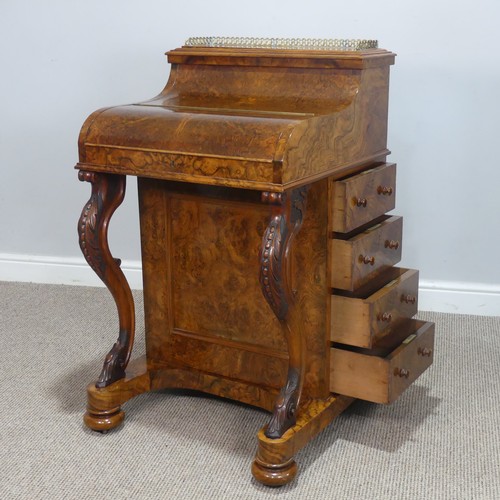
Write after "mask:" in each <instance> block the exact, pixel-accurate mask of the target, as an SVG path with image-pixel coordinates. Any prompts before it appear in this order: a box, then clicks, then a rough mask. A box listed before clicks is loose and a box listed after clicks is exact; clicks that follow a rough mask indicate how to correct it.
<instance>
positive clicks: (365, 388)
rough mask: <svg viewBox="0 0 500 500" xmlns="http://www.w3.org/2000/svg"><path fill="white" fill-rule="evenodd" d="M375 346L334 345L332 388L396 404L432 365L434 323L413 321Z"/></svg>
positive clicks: (334, 390)
mask: <svg viewBox="0 0 500 500" xmlns="http://www.w3.org/2000/svg"><path fill="white" fill-rule="evenodd" d="M404 326H405V328H404V329H403V328H402V329H401V330H399V331H398V332H394V334H393V335H391V336H390V338H384V339H382V341H381V342H380V344H378V345H376V346H375V348H374V349H372V350H368V349H360V348H355V347H349V346H342V345H338V344H334V347H332V348H331V350H330V367H331V368H330V390H331V391H332V392H334V393H337V394H343V395H345V396H350V397H354V398H358V399H364V400H366V401H372V402H374V403H392V402H393V401H394V400H396V399H397V398H398V397H399V396H400V395H401V394H402V393H403V391H404V390H405V389H406V388H407V387H409V386H410V385H411V384H412V383H413V382H414V381H415V380H416V379H417V378H418V377H419V376H420V375H421V374H422V373H423V372H424V371H425V370H426V369H427V368H428V367H429V366H430V365H431V364H432V361H433V356H434V323H427V322H424V321H418V320H409V321H408V322H407V323H406V324H405V325H404Z"/></svg>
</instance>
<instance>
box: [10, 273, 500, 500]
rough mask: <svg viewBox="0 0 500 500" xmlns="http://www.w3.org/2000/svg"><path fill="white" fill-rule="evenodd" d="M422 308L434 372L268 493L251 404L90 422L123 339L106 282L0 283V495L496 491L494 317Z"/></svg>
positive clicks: (178, 405)
mask: <svg viewBox="0 0 500 500" xmlns="http://www.w3.org/2000/svg"><path fill="white" fill-rule="evenodd" d="M136 297H137V302H138V309H141V301H140V297H139V295H136ZM420 316H421V317H422V318H424V319H426V320H431V321H435V322H436V324H437V327H436V331H437V346H436V360H435V364H434V366H433V367H432V368H431V369H430V370H429V371H428V372H427V373H425V374H424V375H423V376H422V377H421V378H420V379H419V380H418V381H417V382H416V383H415V384H414V385H413V386H412V387H411V388H410V389H409V390H408V391H407V392H406V393H405V394H404V395H403V396H402V397H401V398H400V399H399V400H398V401H397V402H396V403H394V404H393V405H391V406H387V407H385V406H379V405H373V404H369V403H363V402H357V403H355V404H354V405H353V406H352V407H351V408H350V409H349V410H348V411H347V412H345V413H344V414H343V415H342V416H340V417H339V418H338V419H337V420H336V421H335V422H333V424H332V425H331V426H330V427H328V428H327V429H326V430H325V431H324V432H323V433H322V434H320V435H319V437H318V438H316V440H315V441H313V442H312V443H310V444H309V446H307V447H306V448H305V449H304V450H302V451H301V452H300V453H299V454H298V455H297V457H296V460H297V463H298V465H299V475H298V477H297V479H296V480H295V481H294V482H293V483H291V484H290V485H287V486H285V487H283V488H280V489H269V488H266V487H264V486H262V485H260V484H258V483H257V482H255V480H253V478H252V476H251V473H250V465H251V462H252V459H253V455H254V452H255V448H256V437H255V435H256V432H257V431H258V429H259V428H260V427H261V426H262V425H263V424H264V423H265V422H266V419H267V414H266V413H264V412H263V411H259V410H256V409H254V408H249V407H246V406H243V405H240V404H236V403H232V402H229V401H225V400H220V399H217V398H212V397H205V396H200V395H195V394H193V393H187V392H182V391H177V392H173V391H162V392H159V393H154V394H146V395H142V396H139V397H137V398H136V399H134V400H132V401H130V402H128V403H127V404H126V405H125V410H126V414H127V416H126V421H125V425H124V426H123V427H122V428H121V429H120V430H117V431H113V432H110V433H108V434H106V435H101V434H98V433H94V432H91V431H89V430H87V429H86V428H84V427H83V424H82V414H83V411H84V407H85V387H86V385H87V383H89V382H90V381H92V380H94V379H95V377H96V376H97V374H98V372H99V369H100V365H101V362H102V359H103V356H104V354H105V353H106V352H107V350H108V349H109V348H110V347H111V345H112V343H113V342H114V340H115V337H116V335H117V326H116V314H115V306H114V303H113V302H112V299H111V298H110V296H109V294H108V292H107V290H105V289H95V288H94V289H93V288H84V287H65V286H51V285H30V284H18V283H0V340H1V344H0V363H1V365H0V366H1V370H0V380H1V393H0V394H1V401H0V467H1V469H0V471H1V476H0V499H1V500H10V499H23V500H24V499H27V500H31V499H113V500H119V499H167V498H168V499H171V498H173V499H177V498H179V499H197V498H200V499H205V498H207V499H210V498H215V499H226V498H227V499H261V498H262V499H264V498H265V499H269V498H271V499H272V498H278V497H280V498H287V499H288V498H290V499H295V498H296V499H330V498H331V499H370V500H372V499H450V500H452V499H453V500H455V499H467V500H469V499H492V500H497V499H500V465H499V463H500V416H499V415H500V388H499V386H500V318H499V317H472V316H461V315H450V314H431V313H421V314H420ZM141 324H142V320H141V318H139V325H141ZM142 337H143V329H142V328H141V327H139V331H138V341H137V343H136V347H135V354H136V355H137V354H140V353H141V352H142V350H143V343H142Z"/></svg>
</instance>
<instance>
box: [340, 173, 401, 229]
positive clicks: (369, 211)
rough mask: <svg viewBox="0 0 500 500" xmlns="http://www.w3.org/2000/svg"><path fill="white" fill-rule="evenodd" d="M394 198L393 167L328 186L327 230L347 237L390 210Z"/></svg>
mask: <svg viewBox="0 0 500 500" xmlns="http://www.w3.org/2000/svg"><path fill="white" fill-rule="evenodd" d="M395 198H396V165H395V164H394V163H386V164H384V165H382V166H380V167H376V168H373V169H370V170H366V171H365V172H362V173H360V174H358V175H354V176H352V177H348V178H347V179H343V180H339V181H333V182H332V186H331V204H330V206H331V210H332V211H333V212H332V216H331V227H330V230H331V231H334V232H339V233H348V232H349V231H352V230H353V229H356V228H357V227H359V226H362V225H363V224H366V223H367V222H370V221H371V220H373V219H375V218H377V217H379V216H381V215H383V214H385V213H386V212H389V211H390V210H392V209H393V208H394V206H395Z"/></svg>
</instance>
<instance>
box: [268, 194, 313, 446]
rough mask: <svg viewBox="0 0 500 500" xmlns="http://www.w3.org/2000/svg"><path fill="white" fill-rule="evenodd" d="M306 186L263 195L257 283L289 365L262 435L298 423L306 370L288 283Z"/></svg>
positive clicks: (277, 435)
mask: <svg viewBox="0 0 500 500" xmlns="http://www.w3.org/2000/svg"><path fill="white" fill-rule="evenodd" d="M306 195H307V186H303V187H301V188H298V189H294V190H292V191H290V192H288V193H267V192H264V193H263V194H262V201H263V202H265V203H269V204H271V206H272V215H271V221H270V222H269V225H268V227H267V229H266V231H265V233H264V237H263V240H262V248H261V252H260V264H261V267H260V284H261V286H262V291H263V293H264V297H265V298H266V300H267V302H268V303H269V305H270V306H271V308H272V310H273V312H274V314H275V315H276V317H277V318H278V319H279V321H280V323H281V325H282V328H283V333H284V335H285V338H286V341H287V344H288V354H289V365H288V374H287V380H286V383H285V386H284V387H283V388H282V389H281V392H280V395H279V397H278V399H277V401H276V404H275V407H274V411H273V415H272V417H271V420H270V421H269V424H268V426H267V429H266V431H265V435H266V436H267V437H268V438H271V439H277V438H280V437H281V436H282V435H283V434H284V432H285V431H286V430H287V429H289V428H290V427H292V426H293V425H294V424H295V423H296V420H297V415H296V412H297V407H298V405H299V401H300V395H301V392H302V385H303V380H304V370H305V352H306V347H305V339H304V336H303V335H302V332H301V328H300V324H297V322H296V321H295V318H296V316H297V315H296V311H295V307H294V305H295V304H294V297H293V293H292V291H291V289H290V282H289V279H288V278H289V266H290V262H289V258H288V257H289V254H290V247H291V243H292V241H293V238H294V237H295V235H296V234H297V233H298V231H299V229H300V227H301V225H302V220H303V216H304V210H305V202H306Z"/></svg>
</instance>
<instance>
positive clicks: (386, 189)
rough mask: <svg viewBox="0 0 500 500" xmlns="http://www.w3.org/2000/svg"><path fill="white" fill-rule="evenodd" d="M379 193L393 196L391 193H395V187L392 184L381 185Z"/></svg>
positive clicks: (378, 189)
mask: <svg viewBox="0 0 500 500" xmlns="http://www.w3.org/2000/svg"><path fill="white" fill-rule="evenodd" d="M377 193H378V194H382V195H384V196H391V194H392V193H393V189H392V188H391V187H390V186H379V187H378V188H377Z"/></svg>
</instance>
